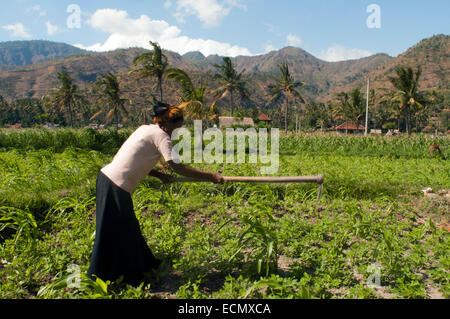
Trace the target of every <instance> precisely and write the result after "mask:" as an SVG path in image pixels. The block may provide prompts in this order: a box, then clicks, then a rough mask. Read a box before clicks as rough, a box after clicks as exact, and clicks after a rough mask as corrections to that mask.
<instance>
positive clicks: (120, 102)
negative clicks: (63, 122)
mask: <svg viewBox="0 0 450 319" xmlns="http://www.w3.org/2000/svg"><path fill="white" fill-rule="evenodd" d="M95 85H96V88H97V89H98V90H99V91H100V96H99V99H98V104H99V106H100V107H101V108H104V109H102V110H100V111H98V112H97V113H95V114H94V115H93V116H92V117H91V120H92V119H94V118H96V117H97V116H98V115H100V114H101V113H103V112H107V113H106V123H110V122H111V121H112V120H113V119H115V120H116V127H117V128H119V116H120V115H121V114H122V115H123V118H124V119H126V117H127V116H128V111H127V109H126V108H125V106H124V105H125V102H126V101H127V100H126V99H123V98H121V97H120V87H119V81H118V79H117V76H116V75H114V74H112V73H108V74H106V75H104V76H102V77H101V78H100V79H99V80H97V82H96V83H95Z"/></svg>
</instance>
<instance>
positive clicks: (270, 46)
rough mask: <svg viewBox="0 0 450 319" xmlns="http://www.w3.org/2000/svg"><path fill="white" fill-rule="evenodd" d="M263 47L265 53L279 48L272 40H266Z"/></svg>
mask: <svg viewBox="0 0 450 319" xmlns="http://www.w3.org/2000/svg"><path fill="white" fill-rule="evenodd" d="M263 48H264V53H269V52H270V51H275V50H276V49H277V48H276V47H275V46H274V45H273V44H272V43H271V42H270V41H268V42H266V43H265V44H264V45H263Z"/></svg>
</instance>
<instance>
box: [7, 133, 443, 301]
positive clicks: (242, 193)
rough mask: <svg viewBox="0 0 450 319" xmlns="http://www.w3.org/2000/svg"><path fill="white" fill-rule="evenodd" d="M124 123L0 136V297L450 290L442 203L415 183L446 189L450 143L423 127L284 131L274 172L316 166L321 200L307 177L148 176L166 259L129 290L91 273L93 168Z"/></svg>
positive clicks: (155, 239)
mask: <svg viewBox="0 0 450 319" xmlns="http://www.w3.org/2000/svg"><path fill="white" fill-rule="evenodd" d="M131 132H132V130H131V129H125V130H121V131H119V132H116V131H114V130H105V131H93V130H90V129H83V130H69V129H61V130H55V131H49V130H33V129H30V130H25V129H24V130H2V131H1V132H0V235H1V237H0V274H1V275H0V298H189V299H191V298H449V297H450V282H449V280H450V275H449V269H450V259H449V256H450V254H449V247H450V243H449V238H450V237H449V234H448V225H449V224H448V223H449V203H450V201H449V199H448V197H447V198H445V197H444V196H440V197H438V198H428V197H427V198H425V197H424V194H423V193H422V191H421V190H422V189H424V188H427V187H431V188H433V190H435V191H436V192H437V191H438V190H443V189H449V188H450V164H449V161H448V158H449V156H450V139H449V138H439V139H435V140H433V141H432V140H431V139H430V138H428V137H427V136H412V137H411V138H406V137H393V138H384V137H367V138H366V137H363V136H336V135H324V134H311V135H306V134H297V135H294V134H292V135H285V136H281V139H280V168H279V171H278V173H277V175H280V176H297V175H316V174H320V173H321V174H324V176H325V181H324V188H323V196H322V199H321V201H320V202H317V185H314V184H283V185H278V184H270V185H269V184H245V183H226V184H222V185H216V184H211V183H185V184H180V183H176V184H169V185H164V184H162V183H160V182H159V180H157V179H154V178H151V177H148V178H147V179H145V180H144V181H143V182H142V183H141V184H140V186H139V187H138V189H137V190H136V192H135V193H134V195H133V201H134V208H135V211H136V215H137V217H138V219H139V222H140V225H141V230H142V232H143V234H144V237H145V238H146V240H147V243H148V245H149V246H150V247H151V249H152V251H153V252H154V254H155V255H156V256H157V257H158V258H160V259H163V261H164V263H163V267H161V269H160V270H158V271H157V272H155V273H154V274H153V275H152V278H151V280H150V282H148V283H145V284H142V285H140V286H136V287H133V286H129V285H124V284H122V283H121V282H120V281H119V282H103V281H101V280H97V281H95V282H94V281H92V280H89V279H87V277H86V276H85V275H84V273H85V272H86V270H87V268H88V266H89V259H90V254H91V250H92V246H93V240H94V237H95V232H94V231H95V181H96V176H97V173H98V170H99V169H100V168H101V167H102V166H104V165H106V164H107V163H109V161H110V160H111V159H112V157H113V156H114V154H115V152H116V151H117V149H118V148H119V147H120V145H121V143H122V142H123V141H124V140H125V139H126V137H127V136H128V135H129V134H130V133H131ZM431 143H437V144H439V145H440V146H441V149H442V150H443V153H444V156H446V158H447V160H444V159H442V158H441V157H440V156H438V155H437V154H435V155H430V154H429V149H428V147H429V146H430V145H431ZM194 166H196V167H199V168H202V169H205V170H211V171H218V170H219V169H222V170H223V175H226V176H257V175H259V167H260V165H259V164H239V165H236V164H209V165H207V164H195V165H194ZM377 279H379V282H378V284H377V285H376V286H375V287H374V286H372V285H371V283H377V281H376V280H377Z"/></svg>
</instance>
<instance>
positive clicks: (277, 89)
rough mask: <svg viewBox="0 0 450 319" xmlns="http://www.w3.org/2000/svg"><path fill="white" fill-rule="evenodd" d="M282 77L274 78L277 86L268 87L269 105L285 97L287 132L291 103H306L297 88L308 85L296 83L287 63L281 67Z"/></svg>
mask: <svg viewBox="0 0 450 319" xmlns="http://www.w3.org/2000/svg"><path fill="white" fill-rule="evenodd" d="M279 67H280V72H281V76H280V77H279V78H277V77H273V79H274V80H275V81H276V83H275V84H270V85H269V86H268V89H269V95H270V100H269V102H268V103H271V102H273V101H277V100H279V99H281V97H284V131H285V132H287V126H288V108H289V105H290V102H291V101H292V100H293V99H294V98H297V99H298V100H299V101H300V102H301V103H305V100H304V99H303V97H302V96H301V95H300V93H299V92H298V91H297V88H299V87H302V86H306V85H308V84H307V83H305V82H300V81H295V80H294V77H292V76H291V74H290V72H289V67H288V65H287V63H283V64H281V65H280V66H279Z"/></svg>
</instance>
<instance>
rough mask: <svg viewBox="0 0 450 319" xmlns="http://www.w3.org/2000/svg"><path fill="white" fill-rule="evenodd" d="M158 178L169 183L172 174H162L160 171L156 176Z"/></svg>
mask: <svg viewBox="0 0 450 319" xmlns="http://www.w3.org/2000/svg"><path fill="white" fill-rule="evenodd" d="M158 178H159V180H160V181H161V182H163V183H164V184H169V183H170V182H171V181H172V176H170V175H168V174H164V173H161V175H160V176H158Z"/></svg>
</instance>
